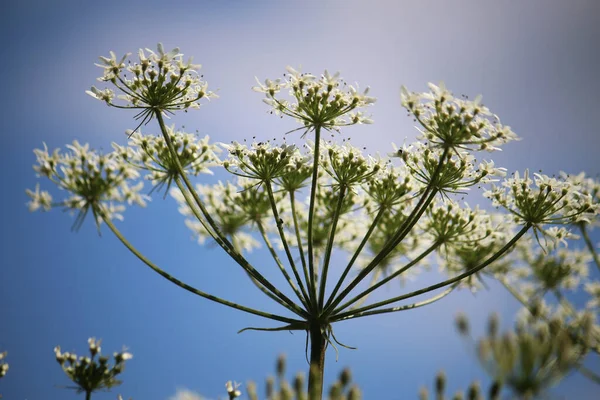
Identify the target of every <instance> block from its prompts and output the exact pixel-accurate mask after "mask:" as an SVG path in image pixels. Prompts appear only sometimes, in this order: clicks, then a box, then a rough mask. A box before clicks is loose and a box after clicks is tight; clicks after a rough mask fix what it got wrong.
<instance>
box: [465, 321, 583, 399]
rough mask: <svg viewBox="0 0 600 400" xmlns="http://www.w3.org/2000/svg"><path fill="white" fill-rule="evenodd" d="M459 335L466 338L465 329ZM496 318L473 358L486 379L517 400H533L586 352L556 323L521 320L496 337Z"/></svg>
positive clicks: (479, 342)
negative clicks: (501, 387)
mask: <svg viewBox="0 0 600 400" xmlns="http://www.w3.org/2000/svg"><path fill="white" fill-rule="evenodd" d="M461 324H462V325H463V329H461V330H460V332H461V334H463V335H468V326H467V327H466V328H465V327H464V322H463V323H461ZM497 327H498V321H497V316H495V315H493V316H492V317H491V318H490V322H489V323H488V335H487V337H485V338H483V339H480V340H479V341H478V344H477V354H478V357H479V360H480V362H481V364H482V366H483V367H484V368H485V369H486V371H487V372H488V373H489V374H490V376H491V377H492V378H493V379H494V380H496V381H499V382H502V383H503V384H504V385H506V387H508V388H509V389H510V390H511V391H512V392H513V393H514V394H515V395H517V396H519V398H532V397H537V396H539V395H540V394H542V393H544V392H545V391H546V390H547V389H549V388H550V387H552V386H554V385H555V384H556V383H557V382H558V381H560V380H561V379H562V378H563V377H564V376H566V374H568V373H569V371H570V370H571V369H572V368H574V367H575V366H577V365H578V364H579V363H580V362H581V359H582V358H583V357H584V355H585V354H586V353H587V351H588V348H587V346H586V345H582V344H581V343H578V342H577V341H576V340H574V338H573V336H572V335H571V334H570V333H569V331H568V329H566V327H565V326H563V322H562V321H561V320H560V319H553V320H550V321H549V322H548V323H542V322H540V321H539V320H535V321H531V320H529V321H526V320H521V321H520V322H519V323H518V324H517V326H516V328H515V330H514V331H511V332H507V333H506V334H503V335H499V334H498V332H497V331H498V328H497Z"/></svg>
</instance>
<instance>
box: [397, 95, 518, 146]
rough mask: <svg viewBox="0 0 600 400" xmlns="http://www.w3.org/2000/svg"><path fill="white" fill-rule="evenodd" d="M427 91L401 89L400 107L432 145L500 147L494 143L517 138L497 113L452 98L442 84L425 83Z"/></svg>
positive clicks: (477, 104)
mask: <svg viewBox="0 0 600 400" xmlns="http://www.w3.org/2000/svg"><path fill="white" fill-rule="evenodd" d="M429 89H430V91H429V92H427V93H414V92H409V91H408V90H407V89H406V88H405V87H404V86H403V87H402V90H401V100H402V106H404V107H405V108H406V109H407V110H408V111H409V112H410V113H411V114H412V115H414V117H415V119H416V120H417V121H418V122H419V123H420V124H421V126H422V127H423V129H424V130H423V131H422V132H421V133H422V138H423V139H424V140H427V141H429V142H430V143H431V144H432V145H433V146H434V147H440V148H453V149H469V150H487V151H494V150H500V149H499V147H498V146H501V145H503V144H505V143H508V142H510V141H513V140H516V139H518V138H517V136H516V135H515V134H514V133H513V132H512V131H511V129H510V127H509V126H505V125H502V124H501V123H500V120H499V118H498V116H496V115H494V114H492V113H491V112H490V110H489V109H488V108H487V107H484V106H483V105H481V104H480V101H481V96H478V97H477V98H476V99H475V100H474V101H469V100H467V99H466V98H465V99H458V98H455V97H454V96H453V95H452V93H451V92H450V91H448V90H447V89H446V87H445V86H444V84H443V83H441V84H440V85H439V86H436V85H434V84H433V83H429Z"/></svg>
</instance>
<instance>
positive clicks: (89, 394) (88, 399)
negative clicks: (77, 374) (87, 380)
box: [85, 391, 92, 400]
mask: <svg viewBox="0 0 600 400" xmlns="http://www.w3.org/2000/svg"><path fill="white" fill-rule="evenodd" d="M91 398H92V392H91V391H87V392H85V400H90V399H91Z"/></svg>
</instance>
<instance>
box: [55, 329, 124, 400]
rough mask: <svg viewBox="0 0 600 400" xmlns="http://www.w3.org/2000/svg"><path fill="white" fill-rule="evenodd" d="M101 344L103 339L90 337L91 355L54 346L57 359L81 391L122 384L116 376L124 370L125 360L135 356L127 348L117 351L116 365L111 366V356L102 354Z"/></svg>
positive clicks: (91, 390) (88, 391) (114, 355)
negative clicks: (64, 350) (63, 350)
mask: <svg viewBox="0 0 600 400" xmlns="http://www.w3.org/2000/svg"><path fill="white" fill-rule="evenodd" d="M100 344H101V340H96V339H95V338H89V339H88V347H89V351H90V356H89V357H88V356H77V354H75V353H69V352H65V353H62V352H61V349H60V346H56V347H55V348H54V354H55V356H56V361H57V362H58V363H59V364H60V366H61V367H62V369H63V371H64V372H65V374H66V375H67V376H68V377H69V379H70V380H72V381H73V383H75V385H76V387H74V389H75V390H77V391H79V392H84V393H92V392H95V391H98V390H103V389H109V388H112V387H114V386H118V385H120V384H121V381H120V380H118V379H117V378H116V377H117V376H118V375H120V374H121V373H122V372H123V370H124V368H125V362H126V361H128V360H131V359H132V358H133V355H132V354H131V353H129V352H127V351H126V350H123V351H120V352H115V353H114V354H113V357H114V365H113V366H110V365H109V364H108V361H109V358H108V357H106V356H102V355H101V354H100V352H101V348H100ZM96 356H98V358H97V359H96Z"/></svg>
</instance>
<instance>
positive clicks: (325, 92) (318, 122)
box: [252, 66, 375, 131]
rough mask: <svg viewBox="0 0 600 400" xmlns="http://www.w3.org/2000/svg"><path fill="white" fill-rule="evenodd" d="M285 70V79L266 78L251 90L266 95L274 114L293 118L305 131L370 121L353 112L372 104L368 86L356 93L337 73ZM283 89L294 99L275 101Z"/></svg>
mask: <svg viewBox="0 0 600 400" xmlns="http://www.w3.org/2000/svg"><path fill="white" fill-rule="evenodd" d="M286 69H287V74H284V77H285V79H284V80H281V79H275V80H271V79H266V80H265V83H264V84H262V83H261V82H260V81H259V80H258V78H257V79H256V81H257V82H258V86H255V87H253V88H252V89H253V90H254V91H256V92H260V93H264V94H265V96H266V98H265V99H264V100H263V101H264V102H265V103H266V104H268V105H269V106H271V107H272V109H273V112H274V113H276V114H277V115H280V114H283V115H287V116H290V117H292V118H294V119H296V120H297V121H299V122H300V123H301V124H302V125H303V127H304V129H306V130H307V131H309V130H312V129H314V128H316V127H322V128H325V129H338V128H339V127H341V126H347V125H354V124H370V123H372V122H373V121H372V120H371V119H370V118H369V117H366V116H365V115H363V113H362V112H360V111H355V110H356V109H358V108H362V107H365V106H369V105H371V104H373V103H374V102H375V98H374V97H370V96H368V93H369V88H368V87H367V88H366V89H365V90H364V91H363V92H362V93H361V92H359V90H358V86H357V87H356V88H355V87H354V86H352V85H346V84H345V83H344V82H343V80H342V79H341V78H340V73H339V72H337V73H335V74H334V75H331V74H329V72H328V71H327V70H325V72H324V73H323V74H322V75H321V77H320V78H317V77H315V76H314V75H311V74H308V73H301V72H299V71H297V70H295V69H294V68H292V67H289V66H288V67H287V68H286ZM282 89H289V93H290V95H291V96H292V97H293V98H294V100H293V101H291V102H288V101H287V100H283V99H280V98H278V97H277V94H278V93H279V92H280V91H281V90H282ZM300 129H303V128H300Z"/></svg>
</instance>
